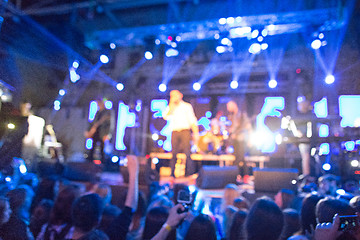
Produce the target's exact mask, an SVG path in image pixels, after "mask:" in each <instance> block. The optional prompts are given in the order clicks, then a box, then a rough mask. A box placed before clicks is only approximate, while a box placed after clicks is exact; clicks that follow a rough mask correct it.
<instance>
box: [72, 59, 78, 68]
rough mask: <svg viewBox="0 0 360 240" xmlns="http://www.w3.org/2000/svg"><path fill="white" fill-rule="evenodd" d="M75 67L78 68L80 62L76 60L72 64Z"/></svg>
mask: <svg viewBox="0 0 360 240" xmlns="http://www.w3.org/2000/svg"><path fill="white" fill-rule="evenodd" d="M72 66H73V68H75V69H77V68H78V67H79V62H78V61H77V60H75V61H74V62H73V64H72Z"/></svg>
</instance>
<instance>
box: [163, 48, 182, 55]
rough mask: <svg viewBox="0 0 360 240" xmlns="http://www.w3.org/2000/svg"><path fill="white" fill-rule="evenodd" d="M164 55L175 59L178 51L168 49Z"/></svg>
mask: <svg viewBox="0 0 360 240" xmlns="http://www.w3.org/2000/svg"><path fill="white" fill-rule="evenodd" d="M165 55H166V56H167V57H176V56H178V55H179V51H178V50H176V49H173V48H169V49H168V50H166V52H165Z"/></svg>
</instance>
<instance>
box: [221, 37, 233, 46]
mask: <svg viewBox="0 0 360 240" xmlns="http://www.w3.org/2000/svg"><path fill="white" fill-rule="evenodd" d="M221 44H222V45H229V46H231V41H230V39H228V38H223V39H221Z"/></svg>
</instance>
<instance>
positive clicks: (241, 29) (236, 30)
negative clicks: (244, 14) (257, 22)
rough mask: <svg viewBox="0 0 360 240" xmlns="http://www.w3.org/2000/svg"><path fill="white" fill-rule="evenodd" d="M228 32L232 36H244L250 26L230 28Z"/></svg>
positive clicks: (249, 30) (249, 31)
mask: <svg viewBox="0 0 360 240" xmlns="http://www.w3.org/2000/svg"><path fill="white" fill-rule="evenodd" d="M229 32H230V35H231V36H232V37H244V36H246V35H247V34H249V33H251V27H238V28H232V29H230V31H229Z"/></svg>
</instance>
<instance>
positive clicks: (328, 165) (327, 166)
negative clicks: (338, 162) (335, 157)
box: [322, 163, 331, 171]
mask: <svg viewBox="0 0 360 240" xmlns="http://www.w3.org/2000/svg"><path fill="white" fill-rule="evenodd" d="M322 169H324V170H325V171H329V170H330V169H331V165H330V163H324V164H323V165H322Z"/></svg>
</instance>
